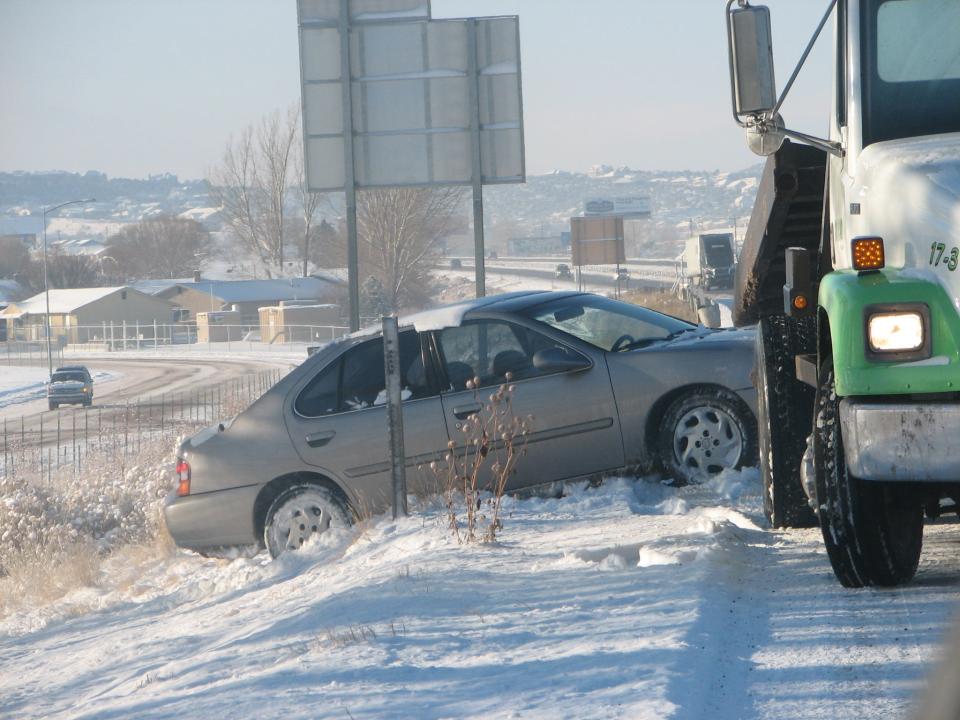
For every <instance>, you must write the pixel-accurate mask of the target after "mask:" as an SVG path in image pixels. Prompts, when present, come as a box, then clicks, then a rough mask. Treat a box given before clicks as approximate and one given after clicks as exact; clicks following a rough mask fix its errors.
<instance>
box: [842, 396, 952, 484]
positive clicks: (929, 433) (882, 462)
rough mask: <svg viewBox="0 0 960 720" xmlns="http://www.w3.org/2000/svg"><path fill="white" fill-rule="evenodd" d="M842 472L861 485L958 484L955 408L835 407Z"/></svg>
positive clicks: (857, 403)
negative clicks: (898, 482) (880, 482)
mask: <svg viewBox="0 0 960 720" xmlns="http://www.w3.org/2000/svg"><path fill="white" fill-rule="evenodd" d="M840 424H841V429H842V430H843V447H844V456H845V459H846V461H847V469H848V470H849V471H850V473H851V474H852V475H854V476H855V477H858V478H860V479H862V480H901V481H919V482H957V481H960V464H958V463H957V458H956V454H955V452H954V446H955V444H956V442H957V438H958V437H960V403H917V402H899V403H890V402H866V401H862V400H854V399H850V398H846V399H844V400H841V401H840Z"/></svg>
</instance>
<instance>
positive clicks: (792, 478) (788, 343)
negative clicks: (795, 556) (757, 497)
mask: <svg viewBox="0 0 960 720" xmlns="http://www.w3.org/2000/svg"><path fill="white" fill-rule="evenodd" d="M815 322H816V321H815V319H813V318H811V319H803V320H795V319H793V318H789V317H786V316H785V315H774V316H771V317H765V318H763V319H762V320H761V321H760V325H759V326H758V327H757V339H756V345H755V348H756V351H755V355H754V358H755V363H754V367H755V369H756V373H757V374H756V387H757V426H758V444H759V446H760V477H761V481H762V483H763V513H764V515H766V517H767V521H768V522H769V523H770V526H771V527H775V528H799V527H816V525H817V518H816V515H815V514H814V512H813V509H812V508H811V507H810V503H809V501H808V499H807V495H806V493H805V492H804V490H803V483H802V482H801V479H800V467H801V461H802V460H803V454H804V452H805V451H806V449H807V437H808V436H809V434H810V433H811V432H812V430H813V410H814V402H815V397H816V391H815V390H814V388H812V387H810V386H809V385H807V384H805V383H803V382H801V381H800V380H798V379H797V377H796V369H795V361H794V357H795V356H796V355H799V354H806V353H812V352H816V326H815Z"/></svg>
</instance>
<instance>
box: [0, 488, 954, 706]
mask: <svg viewBox="0 0 960 720" xmlns="http://www.w3.org/2000/svg"><path fill="white" fill-rule="evenodd" d="M758 492H759V481H758V478H757V473H756V471H754V470H749V471H744V472H742V473H732V472H731V473H727V474H725V475H724V476H721V477H720V478H718V479H717V480H715V481H714V482H712V483H711V484H710V485H708V486H704V487H692V488H685V489H680V490H676V489H672V488H667V487H664V486H662V485H660V484H659V483H657V482H656V481H655V480H640V481H634V480H612V481H609V482H607V483H606V484H605V485H604V486H602V487H600V488H588V487H584V486H582V485H578V486H573V487H572V488H570V489H569V492H568V495H567V496H566V497H564V498H562V499H529V500H523V501H519V500H513V499H508V500H507V501H506V502H505V506H504V507H505V514H504V529H503V531H502V533H501V535H500V542H499V543H497V544H494V545H475V546H463V547H461V546H458V545H457V544H456V543H455V541H453V540H452V538H451V536H450V533H449V531H448V530H447V529H446V528H445V526H444V514H443V510H442V508H440V507H433V508H426V509H423V508H421V509H419V510H416V511H415V512H414V514H413V515H412V516H411V517H410V518H408V519H405V520H400V521H397V522H394V521H392V520H390V519H389V518H374V519H373V520H372V521H368V523H366V524H365V525H364V526H363V527H361V528H359V529H357V530H355V531H353V532H351V533H349V534H344V535H341V536H338V537H334V536H328V537H327V538H326V539H325V541H324V542H322V543H315V544H313V545H312V546H310V547H309V548H307V549H306V550H305V551H304V552H301V553H298V554H294V555H290V556H285V557H282V558H281V559H279V560H277V561H275V562H270V561H269V560H268V559H267V557H265V555H264V554H260V555H258V556H256V557H253V558H237V559H232V560H225V559H209V558H203V557H200V556H198V555H195V554H192V553H188V552H183V551H175V550H173V549H171V548H169V547H168V546H162V545H159V544H158V545H150V546H149V547H147V548H132V549H131V548H128V549H126V550H122V551H120V552H118V553H117V554H116V555H114V556H113V557H111V558H110V559H109V560H108V561H107V562H106V564H105V565H103V566H102V568H101V570H100V573H99V575H98V576H97V577H96V579H95V581H94V582H93V583H91V584H90V585H89V586H88V587H84V588H82V589H78V590H76V591H74V592H72V593H71V594H69V595H67V596H66V597H63V598H61V599H60V600H58V601H56V602H53V603H50V604H46V605H38V606H36V607H32V608H30V609H27V610H19V611H16V612H14V613H12V614H9V615H8V616H6V617H4V618H2V619H0V717H45V718H51V717H70V718H134V717H135V718H209V717H229V718H231V719H233V718H263V717H287V718H327V717H329V718H463V717H482V718H559V717H563V718H691V719H693V718H710V719H716V720H734V719H742V718H778V719H780V718H839V719H843V718H851V719H853V718H856V720H864V719H866V718H894V717H900V716H903V715H904V713H905V711H906V710H907V708H908V707H909V705H910V703H911V701H912V699H913V697H914V695H915V693H916V692H917V691H918V690H919V689H920V688H921V687H922V679H923V677H924V676H925V674H926V672H928V670H929V667H930V663H931V660H932V659H933V658H935V657H936V655H937V647H938V643H939V642H940V640H941V638H942V636H943V635H944V633H945V632H946V630H947V628H948V625H949V617H950V614H951V611H952V609H953V606H954V603H955V602H956V600H957V598H958V597H960V593H958V586H957V579H958V578H960V564H958V562H957V560H956V557H957V553H956V550H957V549H958V547H960V546H958V542H960V527H958V526H956V525H955V524H952V523H942V524H936V525H933V526H931V527H928V529H927V533H928V541H927V550H926V551H925V555H924V559H923V560H922V564H921V570H920V573H919V575H918V577H917V580H916V581H915V582H914V583H913V584H912V585H910V586H908V587H905V588H901V589H897V590H890V591H876V590H866V591H858V592H854V591H848V590H844V589H842V588H841V587H840V586H839V585H838V584H837V583H836V581H835V580H834V579H833V577H832V573H831V571H830V567H829V564H828V562H827V559H826V557H825V555H824V553H823V550H822V543H821V541H820V538H819V534H818V531H813V530H811V531H790V532H771V531H767V530H763V529H761V527H760V523H761V520H760V511H759V510H760V501H759V496H758Z"/></svg>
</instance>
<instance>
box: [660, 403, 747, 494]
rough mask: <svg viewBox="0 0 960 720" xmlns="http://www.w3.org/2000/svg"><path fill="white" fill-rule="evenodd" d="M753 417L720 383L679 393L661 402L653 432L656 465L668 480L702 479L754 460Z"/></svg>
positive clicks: (700, 480) (675, 482)
mask: <svg viewBox="0 0 960 720" xmlns="http://www.w3.org/2000/svg"><path fill="white" fill-rule="evenodd" d="M756 437H757V433H756V422H755V420H754V418H753V414H752V413H751V412H750V409H749V408H748V407H747V406H746V404H745V403H744V402H743V401H742V400H741V399H740V398H739V397H737V396H736V395H735V394H734V393H732V392H730V391H729V390H725V389H723V388H701V389H697V390H694V391H692V392H688V393H685V394H684V395H681V396H680V397H679V398H677V399H676V400H674V401H673V402H671V403H670V405H669V406H667V409H666V411H665V412H664V414H663V420H662V422H661V423H660V431H659V433H658V435H657V455H658V459H659V461H660V467H661V469H662V470H663V472H664V473H665V474H667V475H668V476H669V477H670V478H671V480H672V483H673V484H674V485H677V486H682V485H687V484H688V483H691V482H702V481H704V480H708V479H710V477H711V476H713V475H716V474H718V473H719V472H721V471H723V470H726V469H733V470H735V469H738V468H741V467H743V466H745V465H746V466H749V465H752V464H754V463H755V462H756V458H757V443H756Z"/></svg>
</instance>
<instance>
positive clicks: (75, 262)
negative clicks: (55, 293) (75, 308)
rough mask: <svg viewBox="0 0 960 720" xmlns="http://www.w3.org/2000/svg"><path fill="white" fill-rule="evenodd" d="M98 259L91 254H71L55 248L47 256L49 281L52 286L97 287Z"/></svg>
mask: <svg viewBox="0 0 960 720" xmlns="http://www.w3.org/2000/svg"><path fill="white" fill-rule="evenodd" d="M99 280H100V277H99V275H98V273H97V261H96V260H95V259H94V258H93V257H91V256H90V255H69V254H67V253H64V252H61V251H60V250H58V249H56V248H54V249H53V250H51V251H50V253H49V255H48V257H47V281H48V282H49V283H50V287H52V288H84V287H97V286H98V285H99Z"/></svg>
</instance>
